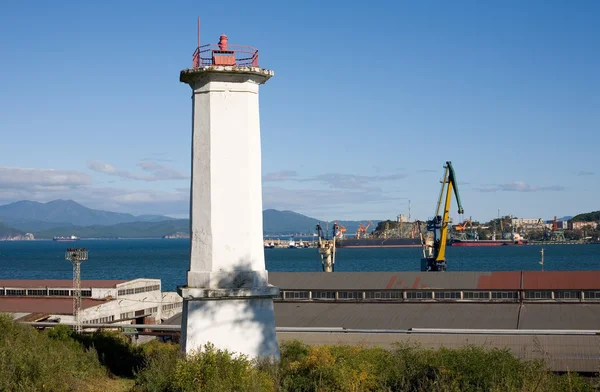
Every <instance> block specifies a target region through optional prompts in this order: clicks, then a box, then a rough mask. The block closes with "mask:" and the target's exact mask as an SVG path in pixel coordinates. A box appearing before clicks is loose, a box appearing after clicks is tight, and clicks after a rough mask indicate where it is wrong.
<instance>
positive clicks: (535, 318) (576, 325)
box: [519, 303, 600, 330]
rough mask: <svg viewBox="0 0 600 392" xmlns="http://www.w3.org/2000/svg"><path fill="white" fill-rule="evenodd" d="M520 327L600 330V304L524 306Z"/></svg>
mask: <svg viewBox="0 0 600 392" xmlns="http://www.w3.org/2000/svg"><path fill="white" fill-rule="evenodd" d="M519 327H520V328H521V329H590V330H594V329H595V330H600V304H569V303H562V304H523V309H522V310H521V321H520V322H519Z"/></svg>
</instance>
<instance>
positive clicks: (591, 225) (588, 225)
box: [569, 222, 598, 230]
mask: <svg viewBox="0 0 600 392" xmlns="http://www.w3.org/2000/svg"><path fill="white" fill-rule="evenodd" d="M596 227H598V222H569V229H570V230H584V229H592V230H594V229H596Z"/></svg>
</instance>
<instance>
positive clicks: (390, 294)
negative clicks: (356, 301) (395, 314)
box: [358, 290, 404, 300]
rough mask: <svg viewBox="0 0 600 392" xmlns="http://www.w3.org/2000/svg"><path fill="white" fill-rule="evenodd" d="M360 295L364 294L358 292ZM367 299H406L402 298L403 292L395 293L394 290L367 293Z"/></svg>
mask: <svg viewBox="0 0 600 392" xmlns="http://www.w3.org/2000/svg"><path fill="white" fill-rule="evenodd" d="M358 293H360V294H362V292H360V291H359V292H358ZM365 298H366V299H383V300H385V299H404V297H403V296H402V291H393V290H387V291H367V292H365Z"/></svg>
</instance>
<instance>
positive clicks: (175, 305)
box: [162, 302, 183, 311]
mask: <svg viewBox="0 0 600 392" xmlns="http://www.w3.org/2000/svg"><path fill="white" fill-rule="evenodd" d="M182 306H183V302H175V303H172V304H166V305H163V306H162V310H163V311H166V310H171V309H177V308H181V307H182Z"/></svg>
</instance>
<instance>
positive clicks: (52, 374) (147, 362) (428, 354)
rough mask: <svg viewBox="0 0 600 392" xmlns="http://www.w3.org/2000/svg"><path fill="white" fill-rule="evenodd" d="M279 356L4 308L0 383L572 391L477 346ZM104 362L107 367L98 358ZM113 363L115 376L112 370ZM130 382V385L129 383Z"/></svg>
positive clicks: (296, 391) (67, 387) (53, 387)
mask: <svg viewBox="0 0 600 392" xmlns="http://www.w3.org/2000/svg"><path fill="white" fill-rule="evenodd" d="M280 349H281V360H280V361H278V362H275V361H272V360H267V359H263V360H255V361H250V360H248V359H247V358H246V357H245V356H243V355H235V354H233V353H230V352H228V351H223V350H218V349H216V348H215V347H214V346H212V345H210V344H209V345H206V346H205V347H204V348H203V350H202V351H201V352H198V353H196V354H194V355H188V356H187V357H186V358H183V357H182V356H181V355H180V351H179V350H180V349H179V346H178V345H175V344H171V343H160V342H158V341H152V342H149V343H145V344H142V345H133V344H131V343H130V342H129V340H128V339H127V338H125V337H124V336H122V335H119V334H117V333H111V332H103V333H94V334H90V335H77V334H74V333H73V332H72V331H71V329H69V328H68V327H65V326H56V327H55V328H51V329H48V330H46V331H43V332H38V331H37V330H35V329H34V328H32V327H28V326H23V325H18V324H16V323H14V322H13V321H12V320H11V319H10V318H9V317H7V316H5V315H0V391H8V392H12V391H15V392H16V391H19V392H21V391H23V392H25V391H57V392H62V391H87V392H92V391H109V390H110V391H125V390H130V391H136V392H145V391H148V392H176V391H177V392H191V391H209V392H237V391H240V392H245V391H251V392H271V391H273V392H308V391H311V392H312V391H317V392H334V391H335V392H371V391H372V392H376V391H381V392H395V391H409V392H425V391H427V392H429V391H432V392H463V391H465V392H480V391H481V392H483V391H490V392H501V391H502V392H525V391H527V392H532V391H536V392H554V391H556V392H563V391H564V392H567V391H568V392H576V391H582V392H586V391H592V390H593V388H592V386H591V384H590V383H589V382H587V381H586V380H584V379H583V378H582V377H580V376H578V375H577V374H572V373H571V374H565V375H560V376H559V375H556V374H553V373H551V372H549V371H548V370H547V368H546V367H545V365H544V363H543V362H541V361H522V360H519V359H517V358H515V357H514V356H513V355H512V354H511V353H510V351H508V350H499V349H491V350H487V349H484V348H481V347H470V346H469V347H464V348H461V349H452V350H451V349H444V348H442V349H439V350H428V349H422V348H420V347H418V346H415V345H406V344H403V345H397V346H395V347H394V348H393V349H392V350H385V349H382V348H365V347H360V346H342V345H331V346H308V345H306V344H303V343H301V342H298V341H288V342H284V343H283V344H281V347H280ZM102 364H104V365H105V366H106V367H103V366H102ZM109 370H110V372H112V374H114V375H120V376H121V377H130V376H135V386H133V385H131V384H132V383H133V381H132V380H129V381H128V380H127V379H125V378H119V379H114V377H113V378H111V377H109V374H110V373H109ZM132 387H133V389H132Z"/></svg>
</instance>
